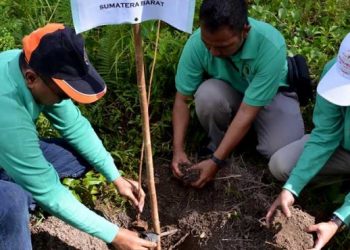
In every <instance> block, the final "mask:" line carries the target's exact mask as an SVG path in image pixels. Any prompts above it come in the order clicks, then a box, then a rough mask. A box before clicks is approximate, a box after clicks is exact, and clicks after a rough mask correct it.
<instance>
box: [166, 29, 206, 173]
mask: <svg viewBox="0 0 350 250" xmlns="http://www.w3.org/2000/svg"><path fill="white" fill-rule="evenodd" d="M206 54H208V51H207V50H206V48H205V46H204V45H203V42H202V40H201V38H200V33H199V31H198V30H197V31H196V32H194V34H193V35H192V36H191V37H190V38H189V40H188V41H187V42H186V45H185V47H184V49H183V51H182V53H181V57H180V60H179V64H178V67H177V72H176V77H175V82H176V90H177V93H176V96H175V101H174V106H173V116H172V123H173V160H172V164H171V168H172V171H173V174H174V175H175V176H176V177H177V178H180V177H181V176H182V173H181V171H180V170H179V163H188V162H189V160H188V157H187V155H186V153H185V149H184V147H185V146H184V145H185V137H186V131H187V127H188V123H189V119H190V110H189V108H188V103H187V101H188V100H189V99H190V98H191V97H192V96H193V94H194V93H195V91H196V90H197V88H198V86H199V85H200V84H201V83H202V81H203V72H204V68H205V63H204V61H205V59H204V58H205V55H206Z"/></svg>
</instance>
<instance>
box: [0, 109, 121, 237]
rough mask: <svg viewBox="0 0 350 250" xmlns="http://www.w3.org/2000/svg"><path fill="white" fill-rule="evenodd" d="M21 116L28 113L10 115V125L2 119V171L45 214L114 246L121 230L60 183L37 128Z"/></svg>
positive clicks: (26, 117) (0, 162) (29, 120)
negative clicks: (47, 158)
mask: <svg viewBox="0 0 350 250" xmlns="http://www.w3.org/2000/svg"><path fill="white" fill-rule="evenodd" d="M20 112H22V113H24V112H23V111H21V108H17V110H16V113H15V114H8V115H7V117H6V121H4V119H1V124H2V126H1V128H0V140H1V141H2V143H1V144H0V151H1V154H0V165H1V167H2V168H4V169H5V171H6V173H7V174H8V175H9V176H10V177H11V178H12V179H13V180H14V181H15V182H16V183H17V184H18V185H20V186H21V187H23V188H24V189H25V190H27V191H28V192H30V193H31V194H32V195H33V198H34V200H36V201H37V202H38V204H39V205H40V206H41V207H42V208H43V209H44V210H46V211H48V212H49V213H51V214H52V215H54V216H56V217H58V218H60V219H62V220H64V221H65V222H67V223H69V224H70V225H72V226H74V227H76V228H78V229H80V230H82V231H85V232H87V233H89V234H91V235H93V236H96V237H98V238H100V239H102V240H104V241H105V242H112V240H113V239H114V238H115V236H116V235H117V234H118V231H119V227H118V226H117V225H115V224H113V223H111V222H109V221H107V220H106V219H104V218H103V217H101V216H99V215H97V214H96V213H94V212H93V211H91V210H89V209H88V208H86V207H85V206H84V205H83V204H81V203H80V202H79V201H78V200H77V199H76V198H75V197H74V196H73V195H72V194H71V192H70V191H69V190H68V189H67V188H66V187H64V186H63V185H62V184H61V183H60V180H59V177H58V175H57V172H56V171H55V169H54V167H53V166H52V165H51V164H50V163H49V162H47V161H46V159H45V157H44V155H43V153H42V151H41V149H40V146H39V138H38V134H37V131H36V129H35V124H34V123H33V122H32V121H31V119H28V114H22V115H21V114H20ZM4 142H8V143H4Z"/></svg>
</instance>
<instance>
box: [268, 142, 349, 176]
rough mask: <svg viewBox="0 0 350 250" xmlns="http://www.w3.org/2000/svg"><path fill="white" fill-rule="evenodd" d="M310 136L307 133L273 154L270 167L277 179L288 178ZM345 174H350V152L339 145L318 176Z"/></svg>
mask: <svg viewBox="0 0 350 250" xmlns="http://www.w3.org/2000/svg"><path fill="white" fill-rule="evenodd" d="M308 138H309V135H305V136H304V137H303V138H302V139H300V140H298V141H295V142H292V143H290V144H288V145H286V146H285V147H283V148H281V149H279V150H278V151H277V152H276V153H275V154H273V155H272V157H271V159H270V162H269V168H270V171H271V173H272V175H273V176H274V177H275V178H276V179H278V180H280V181H286V180H287V179H288V177H289V175H290V172H291V171H292V170H293V168H294V167H295V165H296V163H297V161H298V159H299V157H300V155H301V153H302V151H303V148H304V145H305V143H306V142H307V140H308ZM344 174H350V152H349V151H347V150H345V149H344V148H342V147H339V148H338V149H337V150H336V151H335V152H334V153H333V155H332V156H331V157H330V158H329V160H328V161H327V163H326V164H325V165H324V167H323V168H322V169H321V171H320V173H319V174H318V176H319V177H321V178H322V177H323V176H330V175H344Z"/></svg>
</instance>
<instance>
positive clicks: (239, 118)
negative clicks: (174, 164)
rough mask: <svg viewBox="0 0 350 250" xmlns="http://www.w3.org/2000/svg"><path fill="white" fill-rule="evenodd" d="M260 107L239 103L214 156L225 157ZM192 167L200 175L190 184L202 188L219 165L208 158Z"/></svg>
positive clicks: (212, 177) (246, 130) (214, 173)
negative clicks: (197, 170)
mask: <svg viewBox="0 0 350 250" xmlns="http://www.w3.org/2000/svg"><path fill="white" fill-rule="evenodd" d="M260 109H261V107H252V106H249V105H247V104H245V103H242V104H241V106H240V108H239V109H238V111H237V114H236V116H235V118H234V119H233V121H232V122H231V124H230V126H229V128H228V130H227V131H226V133H225V136H224V138H223V140H222V141H221V143H220V145H219V147H218V148H217V149H216V151H215V152H214V156H215V157H216V158H218V159H220V160H222V159H226V158H227V156H228V155H229V154H230V153H231V151H232V150H233V149H234V148H235V147H236V146H237V145H238V144H239V142H240V141H241V140H242V138H243V137H244V136H245V135H246V133H247V132H248V130H249V128H250V127H251V125H252V123H253V121H254V119H255V117H256V116H257V114H258V113H259V111H260ZM192 169H199V170H200V176H199V179H198V180H197V181H196V182H194V183H192V184H191V186H193V187H195V188H202V187H203V186H204V185H205V184H206V183H207V182H209V181H211V180H212V179H214V177H215V175H216V173H217V172H218V170H219V166H217V165H216V163H215V162H214V161H213V160H212V159H208V160H204V161H202V162H200V163H198V164H197V165H195V166H194V167H192Z"/></svg>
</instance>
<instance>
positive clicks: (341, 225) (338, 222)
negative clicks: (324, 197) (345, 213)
mask: <svg viewBox="0 0 350 250" xmlns="http://www.w3.org/2000/svg"><path fill="white" fill-rule="evenodd" d="M330 221H332V222H334V223H335V224H336V225H337V226H338V230H337V232H341V231H343V230H344V229H345V228H346V224H345V223H344V222H343V221H342V220H341V219H339V217H338V216H336V215H335V214H333V215H332V217H331V219H330Z"/></svg>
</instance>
